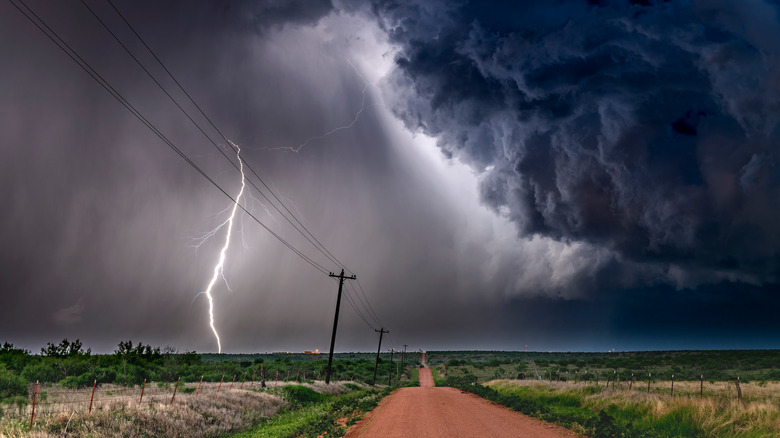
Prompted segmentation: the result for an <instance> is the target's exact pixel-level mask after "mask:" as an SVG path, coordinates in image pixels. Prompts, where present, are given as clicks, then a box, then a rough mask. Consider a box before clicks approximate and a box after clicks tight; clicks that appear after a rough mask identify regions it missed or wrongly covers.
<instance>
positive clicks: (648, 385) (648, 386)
mask: <svg viewBox="0 0 780 438" xmlns="http://www.w3.org/2000/svg"><path fill="white" fill-rule="evenodd" d="M652 375H653V373H647V393H648V394H650V377H652Z"/></svg>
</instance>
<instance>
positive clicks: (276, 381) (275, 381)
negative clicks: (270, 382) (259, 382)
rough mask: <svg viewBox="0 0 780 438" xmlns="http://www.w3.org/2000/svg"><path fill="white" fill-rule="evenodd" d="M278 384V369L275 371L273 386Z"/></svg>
mask: <svg viewBox="0 0 780 438" xmlns="http://www.w3.org/2000/svg"><path fill="white" fill-rule="evenodd" d="M277 384H279V370H277V371H276V380H274V386H276V385H277Z"/></svg>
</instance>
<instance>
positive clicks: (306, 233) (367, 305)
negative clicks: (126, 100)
mask: <svg viewBox="0 0 780 438" xmlns="http://www.w3.org/2000/svg"><path fill="white" fill-rule="evenodd" d="M81 2H82V3H83V4H84V6H86V7H87V9H89V11H90V12H91V13H92V15H93V16H95V18H96V19H97V20H98V21H99V22H100V23H101V24H102V25H103V27H105V28H106V30H107V31H108V32H109V33H110V34H111V35H112V36H113V37H114V39H115V40H116V41H117V42H118V43H119V44H120V45H121V46H122V47H123V48H124V49H125V51H126V52H127V53H128V54H129V55H130V56H131V57H132V58H133V60H135V62H136V63H137V64H138V65H139V66H141V68H142V69H143V70H144V71H145V72H146V73H147V75H149V77H150V78H151V79H152V80H153V81H154V82H155V83H156V84H157V85H158V86H159V87H160V88H161V89H162V90H163V92H165V94H166V95H167V96H168V97H169V98H170V99H171V100H172V101H173V102H174V103H175V104H176V106H177V107H178V108H179V110H181V111H182V112H183V113H184V114H185V115H186V116H187V118H188V119H189V120H190V122H192V123H193V124H195V125H196V127H197V128H198V130H199V131H200V132H201V133H202V134H203V135H204V136H206V138H207V139H208V140H209V141H210V142H211V143H212V145H213V146H215V147H216V148H217V149H218V150H219V151H220V153H221V154H222V155H223V156H224V157H225V158H226V159H228V161H229V162H230V163H231V164H232V165H233V167H235V168H236V170H238V167H237V166H236V165H235V163H233V161H232V160H230V159H229V158H228V157H227V155H226V154H225V153H224V152H223V151H222V150H221V149H220V148H219V147H218V146H217V145H216V143H215V142H214V141H213V140H212V139H211V137H210V136H209V135H208V134H206V132H205V130H203V129H202V128H201V127H200V125H198V123H197V122H195V120H194V119H193V118H192V117H191V116H190V115H189V114H188V113H187V112H186V111H185V110H184V109H183V108H182V106H181V105H179V103H178V102H176V100H175V99H174V98H173V97H172V96H171V94H170V93H168V91H167V90H165V87H164V86H163V85H162V84H161V83H160V82H159V81H157V80H156V79H155V78H154V76H153V75H152V74H151V73H150V72H149V70H148V69H146V68H145V67H144V65H143V64H142V63H141V62H140V60H138V59H137V58H136V57H135V56H134V55H133V54H132V53H131V51H130V50H129V49H128V48H127V46H126V45H125V44H123V43H122V42H121V40H120V39H119V38H118V37H117V35H116V34H115V33H114V32H113V31H111V29H110V28H109V27H108V25H106V23H105V22H104V21H103V20H101V19H100V17H99V16H98V15H97V14H96V13H95V12H94V11H93V10H92V9H91V8H90V7H89V5H87V3H86V2H85V1H84V0H81ZM106 2H107V3H108V4H109V5H110V6H111V8H112V9H113V10H114V11H115V12H116V14H117V15H118V16H119V17H120V18H121V20H122V21H123V22H124V23H125V24H126V25H127V27H128V28H129V29H130V31H131V32H132V33H133V35H135V37H136V38H138V40H139V41H140V42H141V44H142V45H143V46H144V47H145V48H146V50H147V51H148V52H149V53H150V54H151V55H152V57H153V58H154V59H155V60H156V61H157V63H158V64H159V65H160V67H162V69H163V70H164V71H165V72H166V73H167V74H168V76H169V77H170V78H171V79H172V80H173V82H174V83H175V84H176V86H178V87H179V89H180V90H181V91H182V92H183V93H184V95H185V96H187V99H189V101H190V102H191V103H192V104H193V105H194V106H195V108H197V110H198V112H200V114H201V115H202V116H203V117H204V118H205V119H206V120H207V121H208V122H209V124H210V125H211V127H212V128H213V129H214V130H215V131H216V132H217V133H218V134H219V136H220V137H221V138H222V139H223V140H224V141H225V142H228V141H229V140H228V139H227V137H226V136H225V135H224V134H223V133H222V130H220V129H219V128H218V127H217V125H216V124H215V123H214V121H213V120H212V119H211V117H209V116H208V114H206V112H205V111H204V110H203V109H202V108H201V106H200V105H199V104H198V103H197V102H196V101H195V99H194V98H193V97H192V95H190V93H189V92H188V91H187V90H186V88H185V87H184V86H183V85H182V84H181V82H179V80H178V79H177V78H176V76H175V75H174V74H173V73H172V72H171V71H170V69H168V67H167V66H166V65H165V63H164V62H163V61H162V59H160V57H159V56H158V55H157V53H156V52H155V51H154V50H153V49H152V48H151V46H150V45H149V44H148V43H147V42H146V40H144V38H143V37H142V36H141V35H140V34H139V33H138V31H136V29H135V27H134V26H133V25H132V24H131V23H130V22H129V21H128V20H127V18H125V16H124V14H122V12H121V11H120V10H119V8H117V7H116V5H115V4H114V3H113V2H112V1H111V0H106ZM244 164H245V165H246V167H247V168H248V169H249V170H250V172H251V173H252V174H253V175H254V176H255V177H256V178H257V179H258V181H260V183H261V184H262V185H263V187H265V188H266V190H268V193H270V194H271V196H272V197H273V198H274V199H275V200H276V201H277V202H278V203H279V205H281V207H282V208H283V209H284V211H282V210H281V209H280V208H279V207H277V206H276V204H275V203H274V202H273V201H271V199H269V198H268V197H267V196H266V195H265V194H264V193H263V192H262V190H260V189H259V188H258V187H257V185H255V184H254V183H253V182H252V181H251V180H250V183H251V184H252V186H253V187H254V188H255V189H257V191H258V192H259V193H260V194H261V195H262V196H263V198H265V199H266V200H267V201H268V202H269V204H271V206H272V207H274V209H276V211H278V212H279V213H280V214H281V215H282V216H283V217H284V218H285V220H287V222H289V223H290V224H291V225H292V226H293V228H295V230H296V231H298V232H299V233H300V234H301V235H302V236H303V237H304V238H305V239H306V240H307V241H308V242H309V243H310V244H312V246H314V247H315V248H316V249H317V250H318V251H319V252H320V253H322V254H323V255H325V257H327V258H328V259H329V260H330V261H332V262H333V263H335V264H336V265H337V266H338V267H340V268H343V269H345V270H346V271H347V272H349V273H350V274H354V272H353V271H351V270H350V269H349V268H348V267H347V266H346V265H344V263H342V262H341V261H340V260H339V259H338V258H336V256H334V255H333V253H331V252H330V251H329V250H328V249H327V247H325V245H323V244H322V242H320V240H319V239H317V237H316V236H315V235H314V234H313V233H312V232H311V231H310V230H309V229H308V228H307V227H306V225H304V224H303V222H302V221H301V220H299V219H298V217H297V216H296V215H295V214H294V213H293V212H292V211H291V210H290V209H289V208H288V206H287V205H286V204H285V203H284V202H283V201H282V200H281V199H280V198H279V196H278V195H277V194H276V193H275V192H274V191H273V190H272V189H271V188H270V187H269V186H268V185H267V184H266V183H265V181H264V180H263V178H262V177H260V175H258V173H257V172H256V171H255V170H254V168H253V167H252V166H251V164H250V162H249V159H248V158H247V157H244ZM285 213H286V214H285ZM287 214H289V216H290V217H291V218H292V220H294V221H295V222H296V223H297V224H298V225H299V226H300V227H301V228H302V229H303V231H302V230H301V228H298V226H296V224H294V223H293V222H292V220H291V219H289V218H288V217H287ZM358 287H359V288H360V294H361V295H362V296H363V298H362V299H361V298H360V295H358V294H357V292H356V293H355V296H356V297H357V298H358V299H359V300H360V302H361V305H363V307H364V308H365V309H366V313H367V314H368V315H369V316H370V317H371V319H373V320H374V321H375V322H376V323H377V324H378V325H380V326H382V325H383V324H382V322H381V320H380V319H379V317H378V316H377V314H376V312H375V311H374V309H373V306H371V302H370V301H369V300H368V297H367V296H366V293H365V291H364V289H363V286H362V285H361V284H360V281H358ZM364 300H365V303H364V302H363V301H364ZM353 307H355V306H353ZM355 310H356V312H358V313H359V314H360V316H361V318H363V319H364V321H365V320H366V318H365V317H364V316H363V314H362V313H360V312H359V311H358V310H357V308H355ZM369 325H371V324H369ZM371 326H372V328H373V325H371Z"/></svg>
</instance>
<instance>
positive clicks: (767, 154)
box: [374, 0, 780, 285]
mask: <svg viewBox="0 0 780 438" xmlns="http://www.w3.org/2000/svg"><path fill="white" fill-rule="evenodd" d="M778 10H780V8H779V7H778V5H777V4H776V3H766V2H763V1H758V0H756V1H746V2H723V1H716V0H713V1H694V2H660V1H658V2H655V1H631V2H628V1H595V0H593V1H587V2H586V1H582V0H576V1H575V0H568V1H566V0H558V1H552V2H515V3H511V4H510V3H507V2H501V3H499V2H489V3H484V2H459V3H458V4H457V5H452V4H450V3H447V2H428V1H426V2H416V3H414V2H379V3H377V4H376V5H375V8H374V13H375V14H376V17H377V19H378V20H379V22H380V23H381V25H382V26H383V28H384V29H385V30H386V31H387V32H388V35H389V36H390V39H391V41H392V42H393V43H395V44H396V45H398V47H399V53H398V55H397V59H396V68H395V69H394V71H393V73H392V74H391V76H390V77H389V78H388V79H387V83H386V95H387V96H386V97H387V101H388V104H390V105H392V108H393V110H394V112H395V114H396V115H397V116H398V117H399V118H401V119H402V120H403V122H404V123H405V124H406V126H407V127H408V128H409V129H412V130H415V131H421V132H424V133H426V134H428V135H431V136H435V137H436V138H437V139H438V141H439V143H438V144H439V147H440V148H441V149H442V151H444V152H445V153H446V154H448V155H449V156H453V157H456V158H458V159H460V160H462V161H464V162H467V163H468V164H470V165H471V166H472V167H473V168H474V169H476V170H478V171H479V172H481V174H482V177H481V187H480V191H481V196H482V199H483V201H484V202H485V203H486V204H487V205H489V206H490V207H491V208H492V209H494V210H495V211H496V212H498V213H500V214H503V215H505V216H507V217H509V218H510V219H511V220H512V221H513V222H515V223H516V224H517V226H518V228H519V230H520V234H521V235H525V236H534V235H536V236H545V237H551V238H554V239H556V240H561V241H564V242H587V243H588V244H590V245H595V246H597V247H601V248H605V249H607V250H609V251H611V252H613V253H614V254H615V255H616V257H617V258H618V259H619V260H624V261H627V262H630V263H632V264H636V263H639V264H644V265H645V266H647V267H648V269H651V270H660V271H662V272H664V275H665V276H666V281H673V282H676V283H677V284H679V285H690V284H691V283H694V284H696V283H699V282H706V281H713V279H714V278H715V277H718V278H721V279H722V278H732V279H742V280H750V281H754V282H759V283H766V282H775V281H776V280H777V274H778V271H777V270H778V266H780V256H779V255H778V249H779V248H780V234H779V232H780V210H778V209H777V208H776V203H777V201H778V200H779V199H780V170H778V164H780V163H778V158H779V157H778V145H779V144H780V125H779V124H778V122H779V121H780V74H779V73H778V72H780V43H778V42H779V41H780V26H778V25H777V22H778Z"/></svg>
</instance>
